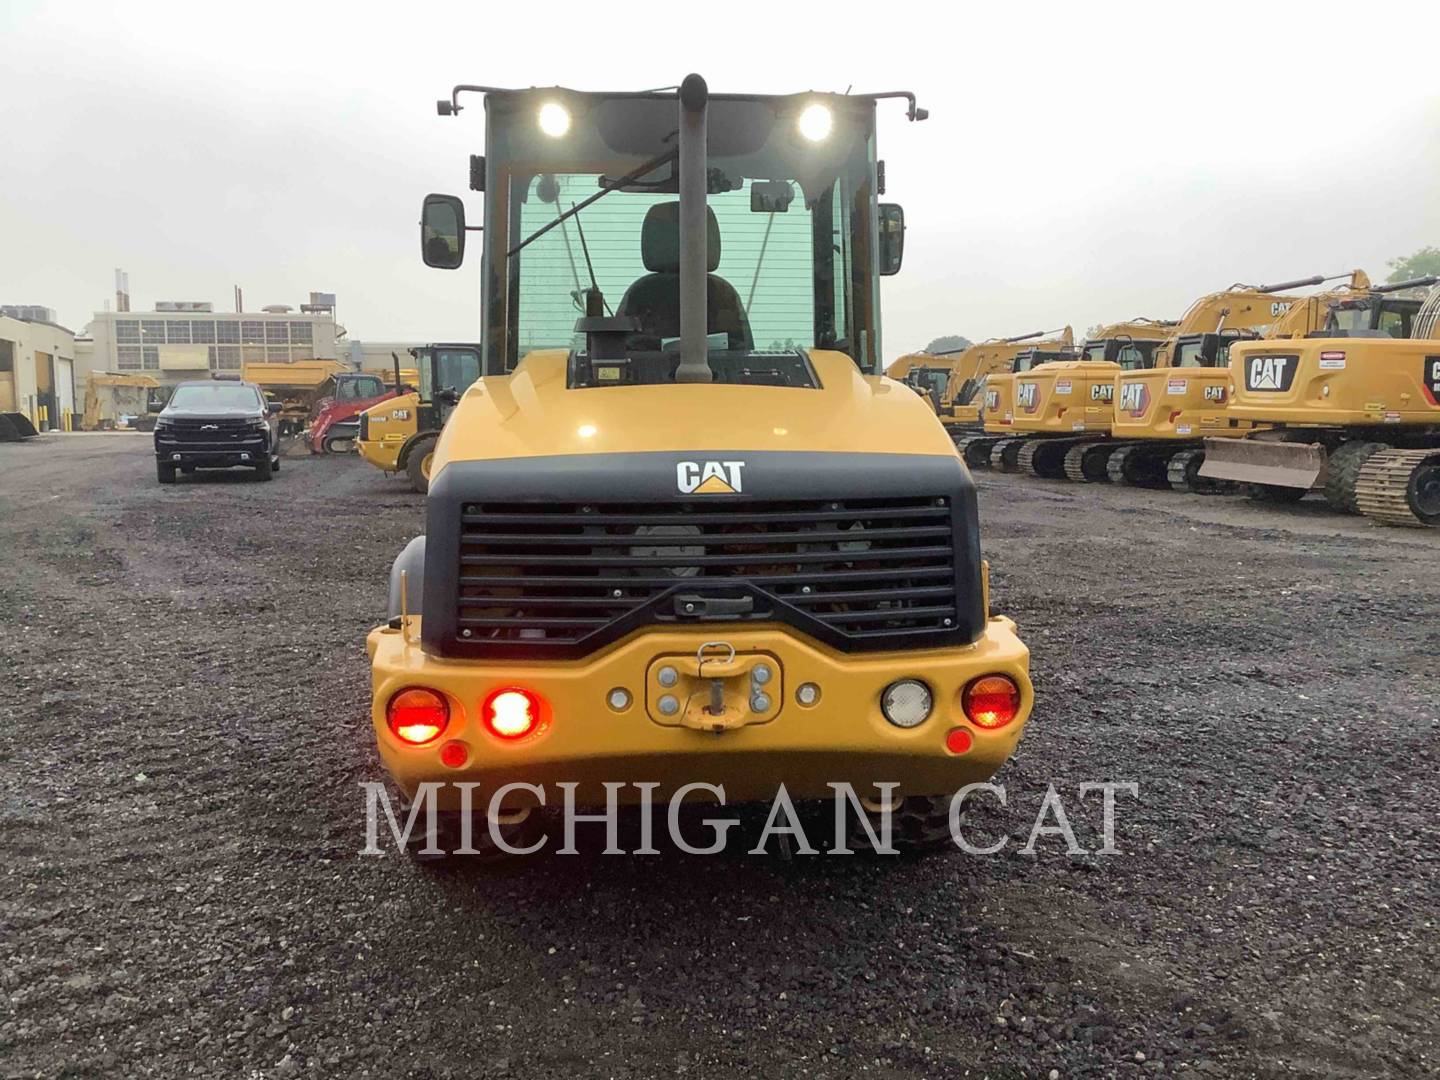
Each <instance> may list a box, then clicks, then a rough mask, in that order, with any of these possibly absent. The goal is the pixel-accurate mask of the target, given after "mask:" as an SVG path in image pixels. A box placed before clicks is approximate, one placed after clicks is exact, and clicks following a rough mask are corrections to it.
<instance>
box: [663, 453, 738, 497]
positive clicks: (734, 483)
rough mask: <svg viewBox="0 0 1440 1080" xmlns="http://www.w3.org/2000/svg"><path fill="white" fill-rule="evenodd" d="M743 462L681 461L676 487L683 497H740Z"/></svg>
mask: <svg viewBox="0 0 1440 1080" xmlns="http://www.w3.org/2000/svg"><path fill="white" fill-rule="evenodd" d="M744 467H745V462H743V461H681V462H677V463H676V465H675V487H676V488H677V489H679V491H680V494H682V495H739V494H740V470H741V469H743V468H744Z"/></svg>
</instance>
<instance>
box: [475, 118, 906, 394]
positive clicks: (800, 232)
mask: <svg viewBox="0 0 1440 1080" xmlns="http://www.w3.org/2000/svg"><path fill="white" fill-rule="evenodd" d="M549 97H550V95H547V94H542V93H537V92H522V93H515V94H504V95H498V94H492V95H490V96H489V97H487V99H486V108H487V110H488V114H487V115H488V123H487V154H486V167H487V182H486V187H487V191H488V195H487V203H486V224H485V229H486V231H485V244H486V254H485V260H486V274H485V282H486V290H487V292H486V312H487V318H486V342H485V349H486V364H487V370H509V369H511V368H513V367H514V366H515V364H516V363H518V361H519V360H520V358H521V357H523V356H524V355H525V354H526V353H527V352H529V351H530V350H532V349H540V348H563V349H573V350H577V351H581V350H583V349H584V348H585V347H586V340H585V337H584V335H582V334H577V333H576V330H575V324H576V320H577V319H578V318H580V317H582V316H583V315H584V314H585V305H586V299H587V295H588V294H589V293H590V292H592V291H598V293H599V294H600V298H599V302H598V305H597V306H598V307H599V309H600V310H601V311H602V312H603V314H604V315H606V316H621V317H628V318H631V319H634V320H635V327H636V329H635V330H634V332H633V333H631V334H630V335H629V336H628V338H627V339H626V345H625V348H626V353H627V354H628V355H637V354H642V353H669V352H675V353H677V354H678V342H679V334H680V323H679V237H678V228H677V222H678V213H677V211H678V176H677V172H676V166H675V163H674V161H673V159H672V160H666V161H663V162H662V163H661V164H659V165H657V166H655V167H654V168H653V169H651V171H650V172H648V173H643V174H641V175H639V176H638V178H637V179H635V180H634V181H632V182H631V183H629V184H626V185H624V186H623V187H617V186H615V184H616V181H618V179H619V178H621V177H624V176H626V175H627V174H634V173H635V172H636V170H637V169H640V168H642V167H643V166H644V165H645V164H646V163H647V162H650V161H653V160H654V159H655V158H656V157H657V156H660V155H663V154H664V153H665V152H666V151H667V149H672V148H673V147H674V145H675V131H676V127H677V124H678V120H677V111H678V106H677V104H676V101H675V99H674V98H673V97H668V96H667V97H653V98H652V97H647V96H643V95H619V96H615V97H606V96H599V95H582V94H577V95H570V96H567V97H565V99H564V100H565V107H566V108H567V110H568V114H569V116H568V123H567V125H566V126H565V128H564V130H563V132H561V133H559V134H545V133H543V132H542V131H541V128H540V125H539V123H538V122H537V117H538V113H539V107H540V105H541V104H548V99H549ZM807 100H809V99H798V98H797V99H788V98H780V99H770V100H762V101H745V100H733V99H727V98H722V97H713V98H712V99H711V104H710V109H709V112H708V119H707V124H708V146H709V157H708V176H709V193H708V196H707V205H708V216H709V219H710V220H709V238H708V245H707V246H708V249H709V251H708V253H709V257H710V265H709V270H710V274H709V281H708V289H707V293H708V297H707V299H708V305H707V307H708V312H707V324H708V325H707V331H708V339H707V340H708V344H709V349H710V351H711V352H712V354H713V353H716V352H722V353H731V354H736V355H739V356H742V357H743V356H744V355H749V354H755V353H765V352H773V351H778V350H795V349H811V348H828V349H837V350H839V351H841V352H845V353H848V354H849V355H850V356H851V357H853V358H855V359H856V360H857V361H858V362H859V363H860V364H861V365H862V366H863V367H865V368H866V369H867V370H876V371H878V370H879V363H880V361H879V355H880V344H879V341H878V315H877V307H878V288H877V284H876V283H877V278H876V277H875V271H874V269H873V265H872V264H873V261H874V260H873V258H872V255H871V252H872V249H873V244H874V235H875V229H876V225H875V205H874V193H873V190H872V187H871V183H870V177H871V176H872V174H873V168H874V164H873V162H874V155H873V147H874V141H873V135H872V133H873V124H874V104H873V102H872V101H870V100H868V99H861V98H843V97H826V98H824V100H825V102H826V104H827V106H828V107H829V108H830V109H831V111H832V116H833V123H832V126H831V128H830V129H829V131H828V133H827V135H826V136H825V137H823V138H822V139H819V140H817V141H809V140H807V139H806V138H804V137H802V136H801V134H800V132H799V130H798V125H797V121H798V116H799V113H800V110H801V108H802V107H803V106H804V105H805V103H806V101H807ZM551 130H552V131H553V130H555V128H554V126H553V125H552V126H551ZM606 188H609V189H610V190H608V191H606V193H605V194H604V195H603V196H602V197H601V198H599V199H597V200H595V201H594V202H592V203H591V204H590V205H588V206H582V205H581V204H582V203H583V202H584V200H586V199H588V198H592V197H594V196H595V195H596V194H597V193H599V192H602V191H605V189H606ZM576 207H580V209H579V210H578V212H575V213H574V214H573V216H571V217H569V218H567V219H565V220H563V221H559V223H558V224H557V219H559V218H560V217H562V215H564V214H566V213H567V212H571V211H574V210H575V208H576ZM547 225H548V226H552V227H551V228H550V229H549V231H548V232H545V233H543V235H538V236H537V235H536V234H537V233H538V231H539V230H541V229H542V228H544V227H545V226H547ZM531 238H533V239H531ZM527 240H529V242H528V243H525V242H526V241H527ZM522 243H523V244H524V246H523V247H521V245H522ZM592 302H593V301H592ZM497 361H501V362H497Z"/></svg>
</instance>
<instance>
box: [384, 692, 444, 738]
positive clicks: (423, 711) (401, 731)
mask: <svg viewBox="0 0 1440 1080" xmlns="http://www.w3.org/2000/svg"><path fill="white" fill-rule="evenodd" d="M385 720H386V722H387V723H388V724H389V725H390V730H391V731H393V732H394V733H395V736H396V737H397V738H398V739H400V740H401V741H402V742H407V743H409V744H410V745H412V746H419V745H421V744H422V743H428V742H430V741H431V740H433V739H435V738H437V737H438V736H439V735H440V733H441V732H442V731H444V730H445V725H446V724H448V723H449V722H450V703H449V702H448V701H446V700H445V698H444V696H442V695H440V694H437V693H436V692H435V691H434V690H426V689H423V688H421V687H418V686H412V687H410V688H409V689H406V690H401V691H400V692H399V693H398V694H396V695H395V696H394V697H392V698H391V699H390V704H389V705H387V706H386V707H385Z"/></svg>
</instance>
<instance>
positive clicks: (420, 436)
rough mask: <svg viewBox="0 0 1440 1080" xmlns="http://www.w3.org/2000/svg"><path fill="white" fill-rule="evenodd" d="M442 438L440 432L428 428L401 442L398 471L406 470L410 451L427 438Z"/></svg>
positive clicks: (396, 466) (397, 462)
mask: <svg viewBox="0 0 1440 1080" xmlns="http://www.w3.org/2000/svg"><path fill="white" fill-rule="evenodd" d="M438 438H440V432H438V431H435V430H433V429H430V428H427V429H426V430H424V431H417V432H416V433H415V434H414V435H411V436H410V437H409V438H408V439H406V440H405V441H404V442H403V443H401V444H400V453H399V454H398V455H397V456H396V458H395V469H396V471H397V472H404V471H405V466H406V464H407V463H408V462H409V461H410V451H412V450H414V449H415V447H416V446H417V445H419V444H420V443H421V442H423V441H424V440H426V439H430V440H432V441H433V440H435V439H438Z"/></svg>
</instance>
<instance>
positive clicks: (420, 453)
mask: <svg viewBox="0 0 1440 1080" xmlns="http://www.w3.org/2000/svg"><path fill="white" fill-rule="evenodd" d="M409 352H410V355H411V356H412V357H413V358H414V360H415V368H414V369H412V370H413V371H414V373H415V374H416V375H417V376H418V378H417V380H416V381H418V382H419V384H420V385H419V389H414V390H410V391H408V392H406V393H403V394H400V395H399V396H397V397H393V398H389V399H387V400H385V401H382V402H380V404H378V405H372V406H371V407H370V408H368V409H366V410H365V411H364V412H363V413H361V414H360V428H359V433H358V434H357V435H356V438H355V449H356V450H358V451H359V453H360V456H361V457H362V458H364V459H365V460H366V461H368V462H369V463H370V464H371V465H374V466H375V467H376V468H377V469H380V470H382V471H384V472H387V473H402V472H403V473H404V474H405V476H406V477H407V479H409V481H410V488H411V490H413V491H418V492H420V493H421V494H422V495H423V494H424V493H425V492H426V491H427V490H429V487H430V466H431V464H432V462H433V461H434V458H435V444H436V442H438V441H439V439H440V431H441V429H442V428H444V427H445V421H446V420H448V419H449V418H450V414H451V412H453V411H454V408H455V405H456V404H457V403H458V402H459V400H460V395H461V394H462V393H463V392H464V391H465V390H466V389H468V388H469V386H470V384H471V383H473V382H474V381H475V380H476V379H478V378H479V377H480V346H479V345H465V344H460V345H457V344H453V343H445V344H435V345H424V346H422V347H420V348H418V349H410V350H409ZM403 375H404V372H403V370H402V369H401V367H400V358H399V357H398V356H397V357H395V385H396V386H404V385H406V383H405V380H404V378H403Z"/></svg>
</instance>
